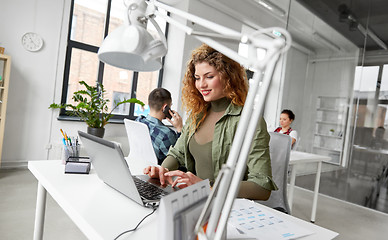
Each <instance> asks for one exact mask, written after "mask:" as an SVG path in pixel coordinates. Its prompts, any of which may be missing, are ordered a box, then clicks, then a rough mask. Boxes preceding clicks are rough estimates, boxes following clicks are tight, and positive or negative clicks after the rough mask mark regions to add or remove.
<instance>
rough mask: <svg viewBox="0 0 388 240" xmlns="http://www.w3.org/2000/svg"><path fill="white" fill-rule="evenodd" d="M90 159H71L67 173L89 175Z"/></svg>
mask: <svg viewBox="0 0 388 240" xmlns="http://www.w3.org/2000/svg"><path fill="white" fill-rule="evenodd" d="M89 171H90V160H89V157H69V158H68V160H67V161H66V165H65V173H76V174H89Z"/></svg>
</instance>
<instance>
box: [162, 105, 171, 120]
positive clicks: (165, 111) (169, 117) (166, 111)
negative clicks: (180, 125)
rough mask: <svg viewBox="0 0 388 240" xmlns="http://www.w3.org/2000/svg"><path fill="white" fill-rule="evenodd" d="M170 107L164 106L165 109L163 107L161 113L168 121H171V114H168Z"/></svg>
mask: <svg viewBox="0 0 388 240" xmlns="http://www.w3.org/2000/svg"><path fill="white" fill-rule="evenodd" d="M170 110H171V109H170V107H169V106H166V107H164V109H163V113H164V115H166V118H168V119H171V118H172V116H171V114H170Z"/></svg>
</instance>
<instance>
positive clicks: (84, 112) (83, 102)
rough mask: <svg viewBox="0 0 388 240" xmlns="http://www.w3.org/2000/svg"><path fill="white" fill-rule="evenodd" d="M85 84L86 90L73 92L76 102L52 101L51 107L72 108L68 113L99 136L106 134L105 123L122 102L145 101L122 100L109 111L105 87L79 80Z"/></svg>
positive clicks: (134, 100)
mask: <svg viewBox="0 0 388 240" xmlns="http://www.w3.org/2000/svg"><path fill="white" fill-rule="evenodd" d="M79 83H80V84H81V85H83V86H85V88H86V90H79V91H76V92H74V93H73V100H74V102H75V104H56V103H52V104H51V105H50V106H49V109H54V108H70V109H71V110H72V111H69V112H68V114H69V115H71V116H77V117H79V118H80V119H81V120H82V121H84V122H85V123H86V124H87V125H88V128H87V132H88V133H90V134H93V135H96V136H99V137H103V136H104V132H105V128H104V127H105V125H106V124H107V123H108V121H109V119H110V118H111V117H112V116H113V114H112V112H113V111H114V110H115V109H116V108H117V107H118V106H120V105H121V104H124V103H137V104H140V105H141V106H144V103H143V102H142V101H140V100H138V99H136V98H131V99H124V100H123V101H121V102H115V103H114V107H113V108H112V109H111V110H110V111H109V108H108V103H109V102H110V101H109V99H105V98H104V94H105V92H106V91H105V89H104V86H103V85H102V84H100V83H97V86H89V85H88V84H87V83H86V82H85V81H80V82H79Z"/></svg>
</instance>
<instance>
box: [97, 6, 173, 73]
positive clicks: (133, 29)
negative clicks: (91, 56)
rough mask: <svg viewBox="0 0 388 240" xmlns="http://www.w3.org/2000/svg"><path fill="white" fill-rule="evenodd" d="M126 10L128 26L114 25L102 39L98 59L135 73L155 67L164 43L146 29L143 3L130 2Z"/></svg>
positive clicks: (152, 69) (164, 46)
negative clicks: (112, 29)
mask: <svg viewBox="0 0 388 240" xmlns="http://www.w3.org/2000/svg"><path fill="white" fill-rule="evenodd" d="M127 9H128V22H129V25H128V24H124V25H122V26H120V27H118V28H117V29H115V30H114V31H112V32H111V33H110V34H109V35H108V36H107V37H106V38H105V39H104V41H103V43H102V44H101V46H100V49H99V50H98V53H97V54H98V58H99V60H100V61H102V62H104V63H107V64H109V65H112V66H115V67H119V68H124V69H128V70H133V71H138V72H151V71H157V70H159V69H160V68H161V67H162V63H161V57H163V56H164V55H166V53H167V46H166V44H164V43H163V42H162V41H161V40H159V39H154V37H152V36H151V34H150V33H149V32H148V31H147V30H146V22H147V19H146V17H145V14H144V12H145V11H146V3H145V2H144V1H137V2H136V1H131V2H130V4H129V5H128V6H127ZM161 37H164V36H161Z"/></svg>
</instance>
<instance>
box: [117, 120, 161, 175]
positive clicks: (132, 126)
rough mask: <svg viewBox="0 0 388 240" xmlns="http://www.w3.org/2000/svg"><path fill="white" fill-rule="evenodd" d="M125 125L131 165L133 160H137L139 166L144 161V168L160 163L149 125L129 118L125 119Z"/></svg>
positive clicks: (142, 165)
mask: <svg viewBox="0 0 388 240" xmlns="http://www.w3.org/2000/svg"><path fill="white" fill-rule="evenodd" d="M124 125H125V129H126V131H127V136H128V142H129V154H128V157H126V160H127V162H128V164H129V165H130V166H131V165H132V164H131V162H134V161H136V162H137V164H136V165H138V166H139V164H138V163H139V162H142V163H143V164H140V165H141V167H143V168H145V167H147V166H150V165H153V166H156V165H158V159H157V158H156V155H155V151H154V147H153V146H152V141H151V137H150V132H149V130H148V127H147V125H145V124H144V123H141V122H136V121H133V120H129V119H124Z"/></svg>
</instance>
